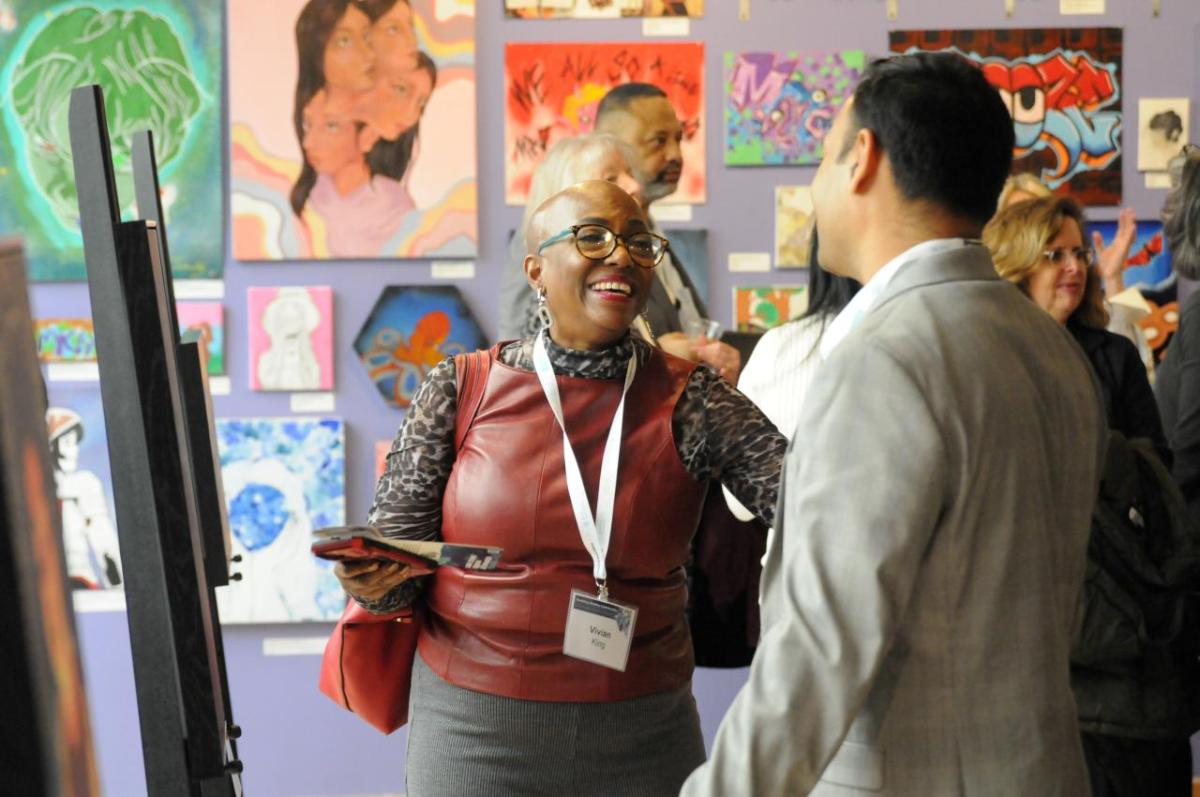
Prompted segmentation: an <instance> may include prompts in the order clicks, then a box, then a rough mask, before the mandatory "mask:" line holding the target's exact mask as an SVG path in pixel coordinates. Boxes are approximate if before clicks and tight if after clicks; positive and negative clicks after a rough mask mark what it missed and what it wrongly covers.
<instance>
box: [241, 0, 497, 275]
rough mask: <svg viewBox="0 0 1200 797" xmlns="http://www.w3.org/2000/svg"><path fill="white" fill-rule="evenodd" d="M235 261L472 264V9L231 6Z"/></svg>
mask: <svg viewBox="0 0 1200 797" xmlns="http://www.w3.org/2000/svg"><path fill="white" fill-rule="evenodd" d="M227 18H228V26H229V37H228V40H229V66H230V69H229V96H230V111H229V120H230V147H231V193H232V197H231V203H230V204H231V208H232V213H233V254H234V257H235V258H236V259H238V260H242V261H253V260H296V259H360V258H367V259H378V258H392V257H395V258H428V257H459V256H472V255H474V254H475V251H476V239H477V226H476V210H477V200H476V185H475V45H474V41H475V3H474V2H473V0H272V2H269V3H264V2H261V0H230V2H229V13H228V15H227Z"/></svg>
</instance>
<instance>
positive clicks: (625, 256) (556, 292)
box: [525, 181, 654, 349]
mask: <svg viewBox="0 0 1200 797" xmlns="http://www.w3.org/2000/svg"><path fill="white" fill-rule="evenodd" d="M577 224H596V225H600V226H603V227H607V228H608V229H610V230H612V231H613V232H615V233H616V234H618V235H621V236H627V235H632V234H634V233H638V232H646V231H647V230H648V229H649V227H648V225H647V223H646V218H645V216H644V215H643V214H642V210H641V208H640V207H639V206H638V203H637V202H635V201H634V200H633V198H632V197H630V196H629V195H628V194H626V193H625V192H624V191H622V190H621V189H620V188H618V187H616V186H615V185H613V184H612V183H609V182H601V181H592V182H587V183H580V184H579V185H575V186H572V187H571V188H568V189H567V190H566V191H563V192H561V193H559V194H556V195H555V196H553V197H551V198H550V199H549V200H547V202H546V204H544V205H543V206H542V208H541V209H540V210H539V212H538V214H537V215H536V216H535V218H534V221H533V224H532V225H531V226H532V227H533V228H534V229H535V230H536V233H537V234H536V242H537V243H538V244H540V243H542V242H543V241H546V240H548V239H550V238H552V237H554V236H557V235H558V234H559V233H560V232H562V231H563V230H566V229H568V228H570V227H572V226H574V225H577ZM535 251H536V247H535ZM525 272H526V274H527V275H528V277H529V280H530V283H531V284H532V285H534V286H535V290H536V289H537V287H539V286H540V287H544V288H545V290H546V304H547V305H548V306H549V309H550V315H551V317H552V318H553V319H554V323H553V324H552V326H551V327H550V337H551V338H553V339H554V342H555V343H558V344H559V345H560V346H566V347H567V348H571V349H601V348H604V347H606V346H609V345H612V344H613V343H615V342H616V341H618V340H620V339H621V338H622V337H623V336H624V335H625V333H626V332H628V331H629V325H630V324H632V323H633V320H634V319H635V318H636V317H637V315H638V313H640V312H641V311H642V308H643V307H645V305H646V300H647V298H648V297H649V295H650V284H651V280H652V279H653V278H654V274H653V272H652V269H648V268H643V267H641V266H638V265H635V264H634V262H633V261H632V260H631V259H630V257H629V252H628V250H627V249H626V248H625V245H624V243H623V242H621V243H618V244H617V247H616V248H615V249H613V251H612V253H611V254H610V255H609V256H608V257H606V258H603V259H602V260H592V259H591V258H587V257H584V256H583V255H582V254H580V253H579V250H578V249H577V248H576V245H575V240H574V237H573V236H571V235H567V236H565V237H564V238H563V239H562V240H560V241H558V242H556V243H553V244H550V245H549V246H547V247H545V248H544V249H543V250H542V253H541V254H540V255H530V256H529V257H527V258H526V259H525Z"/></svg>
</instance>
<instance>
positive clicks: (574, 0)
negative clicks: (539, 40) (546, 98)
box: [504, 0, 704, 19]
mask: <svg viewBox="0 0 1200 797" xmlns="http://www.w3.org/2000/svg"><path fill="white" fill-rule="evenodd" d="M504 13H505V14H506V15H507V16H509V17H513V18H515V19H620V18H621V17H701V16H704V0H504Z"/></svg>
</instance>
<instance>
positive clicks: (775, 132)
mask: <svg viewBox="0 0 1200 797" xmlns="http://www.w3.org/2000/svg"><path fill="white" fill-rule="evenodd" d="M865 62H866V55H865V54H864V53H863V51H862V50H846V51H844V52H829V53H799V52H742V53H725V164H726V165H727V166H761V165H771V166H779V165H783V166H788V165H797V164H817V163H820V162H821V155H822V153H823V152H824V151H825V150H824V141H825V135H826V133H828V132H829V127H830V126H831V125H832V124H833V117H834V114H836V113H837V109H838V108H839V107H840V106H841V104H842V103H843V102H844V101H845V100H846V98H847V97H849V96H850V94H852V93H853V91H854V87H855V86H856V85H858V79H859V78H860V77H862V72H863V68H864V66H865Z"/></svg>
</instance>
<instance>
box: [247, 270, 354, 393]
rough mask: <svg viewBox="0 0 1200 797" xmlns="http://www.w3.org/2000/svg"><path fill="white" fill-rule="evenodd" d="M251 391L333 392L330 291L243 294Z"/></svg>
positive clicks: (264, 290)
mask: <svg viewBox="0 0 1200 797" xmlns="http://www.w3.org/2000/svg"><path fill="white" fill-rule="evenodd" d="M246 311H247V314H248V316H249V319H250V323H249V327H250V328H249V342H250V389H251V390H290V391H304V390H332V389H333V289H332V288H329V287H327V286H306V287H254V288H250V289H249V290H248V291H247V302H246Z"/></svg>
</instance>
